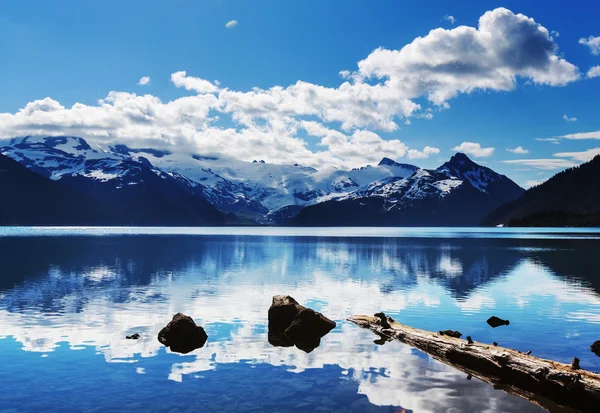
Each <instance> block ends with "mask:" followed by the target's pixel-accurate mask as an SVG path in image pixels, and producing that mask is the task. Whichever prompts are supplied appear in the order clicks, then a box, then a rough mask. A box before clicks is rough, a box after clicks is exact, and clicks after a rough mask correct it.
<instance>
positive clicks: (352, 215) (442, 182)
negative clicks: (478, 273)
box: [295, 153, 524, 226]
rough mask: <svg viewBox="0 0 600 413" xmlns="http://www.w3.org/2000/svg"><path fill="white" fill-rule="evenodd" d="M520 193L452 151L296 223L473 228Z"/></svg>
mask: <svg viewBox="0 0 600 413" xmlns="http://www.w3.org/2000/svg"><path fill="white" fill-rule="evenodd" d="M523 192H524V190H523V188H521V187H519V186H518V185H517V184H515V183H514V182H513V181H511V180H510V179H508V178H507V177H506V176H504V175H500V174H498V173H496V172H494V171H492V170H491V169H489V168H487V167H484V166H481V165H478V164H476V163H475V162H473V161H471V160H470V159H469V158H468V157H467V156H466V155H464V154H462V153H457V154H456V155H454V156H453V157H452V158H451V159H450V161H448V162H446V163H444V164H443V165H442V166H440V167H439V168H437V169H435V170H429V169H418V170H416V171H414V172H413V173H412V174H411V175H409V176H407V177H399V178H387V179H384V180H380V181H376V182H373V183H371V184H369V185H367V186H365V187H362V188H360V189H358V190H356V191H353V192H350V193H348V194H346V195H343V196H340V197H337V198H333V199H331V200H328V201H327V202H322V203H319V204H317V205H312V206H309V207H307V208H304V209H303V210H302V211H301V212H300V213H299V214H298V216H297V217H296V218H295V221H296V222H297V223H298V224H300V225H402V226H411V225H412V226H432V225H439V226H458V225H466V226H468V225H477V224H478V223H479V222H480V221H481V219H482V218H483V217H485V216H486V214H487V213H489V212H490V211H492V210H493V209H495V208H497V207H498V206H500V205H502V204H504V203H506V202H509V201H512V200H513V199H516V198H518V197H519V196H520V195H521V194H522V193H523Z"/></svg>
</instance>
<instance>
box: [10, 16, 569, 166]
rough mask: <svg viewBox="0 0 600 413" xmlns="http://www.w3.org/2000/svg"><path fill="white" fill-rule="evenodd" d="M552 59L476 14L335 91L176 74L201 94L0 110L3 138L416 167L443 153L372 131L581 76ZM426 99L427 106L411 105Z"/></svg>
mask: <svg viewBox="0 0 600 413" xmlns="http://www.w3.org/2000/svg"><path fill="white" fill-rule="evenodd" d="M556 53H557V46H556V44H555V43H554V41H553V40H552V38H551V37H550V34H549V32H548V30H547V29H546V28H544V27H543V26H540V25H539V24H537V23H536V22H535V21H534V20H533V19H531V18H528V17H526V16H523V15H521V14H514V13H512V12H511V11H509V10H507V9H504V8H499V9H496V10H493V11H489V12H487V13H485V14H484V15H483V16H481V18H480V19H479V24H478V27H467V26H461V27H456V28H453V29H451V30H445V29H441V28H438V29H434V30H432V31H431V32H429V33H428V34H426V35H425V36H424V37H419V38H416V39H415V40H414V41H413V42H412V43H410V44H408V45H406V46H405V47H403V48H402V49H400V50H388V49H383V48H378V49H376V50H375V51H373V52H372V53H371V54H370V55H369V56H367V57H366V58H365V59H364V60H362V61H360V62H359V63H358V69H357V70H356V71H348V70H346V71H342V72H340V75H341V77H342V80H341V82H340V84H339V85H338V86H333V87H327V86H322V85H317V84H313V83H309V82H304V81H301V80H299V81H297V82H296V83H294V84H291V85H288V86H273V87H271V88H267V89H261V88H252V89H250V90H243V91H240V90H232V89H229V88H227V87H222V86H221V85H219V83H218V82H216V81H209V80H206V79H202V78H200V77H194V76H188V74H187V73H186V72H185V71H179V72H175V73H173V74H172V75H171V81H172V82H173V84H174V85H175V86H176V87H179V88H183V89H186V90H188V91H193V92H195V93H196V95H193V96H185V97H181V98H177V99H174V100H172V101H168V102H163V101H162V100H161V99H160V98H158V97H156V96H152V95H136V94H134V93H128V92H117V91H113V92H110V93H109V94H108V95H107V97H106V98H104V99H101V100H100V101H98V103H97V104H96V105H89V104H82V103H76V104H75V105H73V106H72V107H70V108H68V107H64V106H62V105H61V104H60V103H59V102H58V101H56V100H54V99H52V98H50V97H47V98H45V99H42V100H36V101H34V102H30V103H28V104H26V105H25V106H24V107H23V108H22V109H20V110H19V111H17V112H16V113H0V138H8V137H13V136H20V135H57V134H69V135H77V136H82V137H84V138H86V139H89V140H92V141H94V142H95V143H101V144H109V143H115V142H118V143H125V144H128V145H131V146H134V147H135V146H136V145H145V146H146V145H148V144H150V143H151V144H152V145H154V146H160V145H163V146H169V148H170V149H171V150H173V149H174V148H176V147H182V148H184V149H185V150H192V151H196V152H201V153H214V154H222V155H228V156H233V157H236V158H239V159H243V160H252V159H256V158H257V157H259V158H260V159H265V160H266V161H271V162H277V163H283V162H292V163H293V162H298V163H302V164H305V165H308V166H315V167H322V166H327V165H335V166H358V165H361V164H364V163H365V162H370V158H371V157H375V156H376V157H377V158H380V157H381V156H382V155H383V154H388V155H389V156H390V157H393V158H401V157H409V158H411V159H417V158H422V157H426V156H429V155H432V154H435V153H439V149H437V148H432V147H425V148H424V149H423V150H419V149H417V148H408V147H407V145H405V144H404V143H403V142H402V141H400V140H398V139H383V138H381V137H380V136H379V135H378V134H377V132H378V131H385V132H391V131H395V130H397V129H398V128H399V124H401V123H406V124H409V123H410V119H411V118H415V119H420V118H423V119H431V118H432V117H433V114H434V110H432V107H430V106H431V105H436V109H440V110H441V109H449V107H450V105H449V103H448V100H450V99H452V98H454V97H456V96H457V95H459V94H461V93H471V92H474V91H478V90H489V91H508V90H513V89H514V88H515V87H516V86H517V83H518V82H517V80H518V78H523V79H528V80H530V81H532V82H533V83H536V84H546V85H551V86H560V85H564V84H567V83H569V82H572V81H574V80H576V79H578V77H579V72H578V70H577V68H576V67H575V66H573V65H572V64H570V63H569V62H567V61H566V60H564V59H562V58H560V57H558V55H557V54H556ZM422 98H425V99H424V100H423V101H424V102H425V103H422V104H419V103H417V99H422ZM428 102H429V103H428ZM422 105H423V106H422ZM303 122H312V124H313V126H312V128H313V129H315V130H318V131H319V132H318V133H320V135H317V137H320V138H321V140H322V142H323V143H322V145H321V146H322V150H318V151H314V150H311V149H309V147H308V144H307V142H306V141H305V140H304V139H303V138H302V137H301V136H299V134H298V132H299V131H300V130H301V129H303V127H304V126H303ZM314 125H317V126H314ZM377 151H380V152H381V153H377ZM436 151H438V152H436ZM492 151H493V148H479V150H478V153H480V156H489V155H490V154H491V152H492ZM476 156H477V155H476Z"/></svg>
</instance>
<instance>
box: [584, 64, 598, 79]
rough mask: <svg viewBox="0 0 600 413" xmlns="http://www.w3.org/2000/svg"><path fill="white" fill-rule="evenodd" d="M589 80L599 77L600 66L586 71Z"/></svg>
mask: <svg viewBox="0 0 600 413" xmlns="http://www.w3.org/2000/svg"><path fill="white" fill-rule="evenodd" d="M586 76H587V77H588V78H589V79H593V78H595V77H598V76H600V66H594V67H592V68H591V69H590V70H588V72H587V75H586Z"/></svg>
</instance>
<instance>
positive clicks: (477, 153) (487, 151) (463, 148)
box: [452, 142, 495, 158]
mask: <svg viewBox="0 0 600 413" xmlns="http://www.w3.org/2000/svg"><path fill="white" fill-rule="evenodd" d="M494 149H495V148H482V147H481V145H480V144H478V143H476V142H463V143H461V144H460V145H458V146H455V147H454V148H452V150H453V151H456V152H463V153H466V154H467V155H472V156H474V157H476V158H486V157H488V156H492V154H493V153H494Z"/></svg>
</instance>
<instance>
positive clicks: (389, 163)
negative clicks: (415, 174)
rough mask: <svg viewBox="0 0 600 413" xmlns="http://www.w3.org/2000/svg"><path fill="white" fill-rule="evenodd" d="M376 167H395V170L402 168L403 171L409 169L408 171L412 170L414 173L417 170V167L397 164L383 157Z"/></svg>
mask: <svg viewBox="0 0 600 413" xmlns="http://www.w3.org/2000/svg"><path fill="white" fill-rule="evenodd" d="M377 166H395V167H397V168H404V169H409V170H413V171H416V170H417V169H419V168H418V167H416V166H414V165H409V164H407V163H399V162H396V161H395V160H393V159H390V158H388V157H384V158H383V159H381V161H379V163H378V164H377Z"/></svg>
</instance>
